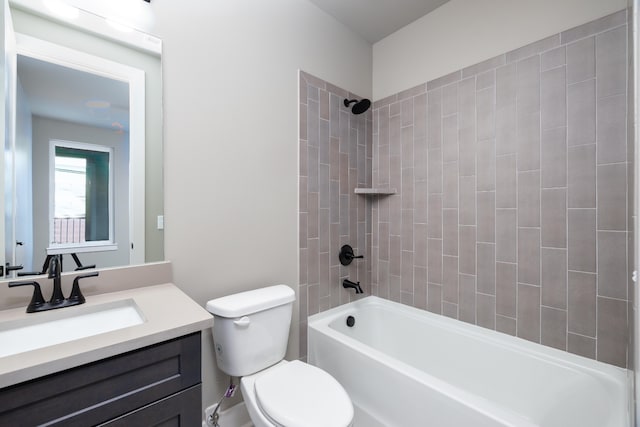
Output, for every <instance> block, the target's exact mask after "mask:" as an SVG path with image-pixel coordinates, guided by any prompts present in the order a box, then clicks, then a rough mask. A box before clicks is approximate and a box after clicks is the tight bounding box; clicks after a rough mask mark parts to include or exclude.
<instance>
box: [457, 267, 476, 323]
mask: <svg viewBox="0 0 640 427" xmlns="http://www.w3.org/2000/svg"><path fill="white" fill-rule="evenodd" d="M458 284H459V287H460V288H459V296H458V301H459V303H458V319H460V320H462V321H463V322H467V323H473V324H475V323H476V277H475V276H470V275H467V274H460V275H459V277H458Z"/></svg>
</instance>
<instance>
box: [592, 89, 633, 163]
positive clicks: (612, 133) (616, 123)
mask: <svg viewBox="0 0 640 427" xmlns="http://www.w3.org/2000/svg"><path fill="white" fill-rule="evenodd" d="M626 102H627V98H626V96H625V94H624V93H623V94H620V95H614V96H609V97H606V98H601V99H598V101H597V108H598V114H597V116H598V123H597V129H598V130H597V136H598V142H597V144H598V164H603V163H616V162H625V161H626V160H627V132H626V131H627V127H626V111H627V108H626Z"/></svg>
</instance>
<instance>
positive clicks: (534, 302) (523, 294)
mask: <svg viewBox="0 0 640 427" xmlns="http://www.w3.org/2000/svg"><path fill="white" fill-rule="evenodd" d="M517 320H518V337H520V338H524V339H526V340H529V341H533V342H538V343H539V342H540V288H539V287H538V286H531V285H525V284H522V283H518V317H517Z"/></svg>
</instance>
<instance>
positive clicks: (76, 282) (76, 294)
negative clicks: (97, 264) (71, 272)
mask: <svg viewBox="0 0 640 427" xmlns="http://www.w3.org/2000/svg"><path fill="white" fill-rule="evenodd" d="M98 275H99V273H98V272H97V271H94V272H93V273H87V274H81V275H79V276H76V278H75V279H73V287H72V288H71V295H69V298H68V300H69V301H73V302H76V303H77V304H82V303H84V302H85V298H84V295H82V292H81V291H80V279H86V278H87V277H97V276H98Z"/></svg>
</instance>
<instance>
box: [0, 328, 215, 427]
mask: <svg viewBox="0 0 640 427" xmlns="http://www.w3.org/2000/svg"><path fill="white" fill-rule="evenodd" d="M200 360H201V351H200V332H196V333H194V334H191V335H186V336H184V337H181V338H176V339H173V340H170V341H165V342H162V343H160V344H155V345H152V346H149V347H145V348H142V349H139V350H134V351H131V352H128V353H124V354H121V355H118V356H114V357H110V358H108V359H103V360H99V361H97V362H93V363H90V364H87V365H83V366H79V367H77V368H72V369H69V370H66V371H62V372H58V373H55V374H51V375H48V376H45V377H41V378H37V379H34V380H31V381H28V382H25V383H21V384H17V385H14V386H10V387H7V388H4V389H2V390H0V426H15V427H17V426H25V427H26V426H38V425H47V426H65V427H66V426H79V427H80V426H81V427H86V426H95V425H99V426H110V427H115V426H166V427H168V426H183V427H185V426H186V427H191V426H198V425H200V424H201V422H202V418H201V413H200V411H201V400H202V399H201V374H200Z"/></svg>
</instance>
